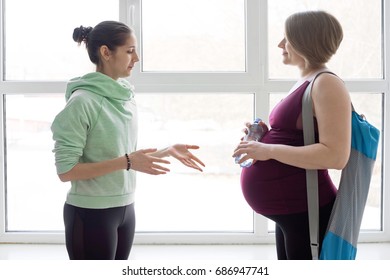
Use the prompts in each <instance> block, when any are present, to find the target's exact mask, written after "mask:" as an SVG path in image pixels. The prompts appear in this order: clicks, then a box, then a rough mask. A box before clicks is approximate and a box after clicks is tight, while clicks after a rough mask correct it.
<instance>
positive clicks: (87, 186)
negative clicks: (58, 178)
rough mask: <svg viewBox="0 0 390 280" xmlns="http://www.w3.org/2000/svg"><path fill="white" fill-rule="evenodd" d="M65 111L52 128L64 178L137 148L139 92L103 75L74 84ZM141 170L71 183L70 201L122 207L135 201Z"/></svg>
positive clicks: (126, 84)
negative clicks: (84, 166)
mask: <svg viewBox="0 0 390 280" xmlns="http://www.w3.org/2000/svg"><path fill="white" fill-rule="evenodd" d="M65 99H66V101H67V103H66V106H65V108H64V109H63V110H62V111H61V112H60V113H59V114H58V115H57V116H56V117H55V119H54V121H53V124H52V126H51V130H52V133H53V140H54V141H55V147H54V150H53V152H54V153H55V162H56V168H57V173H58V174H63V173H66V172H68V171H70V170H71V169H72V168H73V167H74V166H75V165H76V164H77V163H90V162H99V161H103V160H109V159H114V158H117V157H120V156H124V155H125V153H131V152H134V151H135V150H136V146H137V130H138V127H137V109H136V103H135V100H134V94H133V88H132V86H131V85H130V83H129V82H128V81H127V80H124V79H119V80H118V81H115V80H113V79H112V78H110V77H108V76H106V75H104V74H102V73H99V72H94V73H89V74H87V75H85V76H83V77H79V78H75V79H72V80H71V81H69V83H68V86H67V89H66V95H65ZM134 190H135V171H133V170H130V171H127V170H120V171H116V172H113V173H110V174H107V175H104V176H100V177H96V178H93V179H89V180H76V181H72V182H71V189H70V190H69V192H68V195H67V199H66V202H67V203H68V204H71V205H74V206H78V207H83V208H95V209H103V208H111V207H120V206H125V205H128V204H131V203H133V202H134Z"/></svg>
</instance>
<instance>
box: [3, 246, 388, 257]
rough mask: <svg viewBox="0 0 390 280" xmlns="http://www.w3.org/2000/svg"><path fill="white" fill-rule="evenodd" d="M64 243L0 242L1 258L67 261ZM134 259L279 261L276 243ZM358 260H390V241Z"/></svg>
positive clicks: (151, 251)
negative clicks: (277, 259)
mask: <svg viewBox="0 0 390 280" xmlns="http://www.w3.org/2000/svg"><path fill="white" fill-rule="evenodd" d="M67 258H68V256H67V252H66V249H65V246H64V245H47V244H0V260H67ZM130 259H132V260H159V259H160V260H276V253H275V245H134V246H133V250H132V252H131V254H130ZM356 259H357V260H390V243H362V244H359V245H358V253H357V258H356Z"/></svg>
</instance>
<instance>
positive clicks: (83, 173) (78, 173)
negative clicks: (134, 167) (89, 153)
mask: <svg viewBox="0 0 390 280" xmlns="http://www.w3.org/2000/svg"><path fill="white" fill-rule="evenodd" d="M126 168H127V159H126V157H125V156H122V157H118V158H115V159H111V160H105V161H100V162H93V163H78V164H76V165H75V166H74V167H73V168H72V169H71V170H69V171H68V172H66V173H63V174H58V177H59V178H60V180H61V181H62V182H68V181H76V180H88V179H93V178H96V177H100V176H103V175H106V174H109V173H112V172H115V171H118V170H122V169H126Z"/></svg>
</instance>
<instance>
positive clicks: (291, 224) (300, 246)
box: [266, 202, 333, 260]
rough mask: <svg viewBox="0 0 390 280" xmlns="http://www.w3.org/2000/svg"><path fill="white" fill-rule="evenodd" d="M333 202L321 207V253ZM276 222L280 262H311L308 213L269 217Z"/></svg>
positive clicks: (277, 249)
mask: <svg viewBox="0 0 390 280" xmlns="http://www.w3.org/2000/svg"><path fill="white" fill-rule="evenodd" d="M332 207H333V202H332V203H330V204H328V205H325V206H323V207H320V213H319V216H320V217H319V218H320V222H319V252H321V245H322V240H323V239H324V235H325V232H326V229H327V226H328V221H329V218H330V214H331V212H332ZM266 217H267V218H269V219H271V220H273V221H274V222H275V237H276V251H277V256H278V259H279V260H311V259H312V255H311V248H310V233H309V219H308V214H307V212H304V213H298V214H291V215H268V216H266Z"/></svg>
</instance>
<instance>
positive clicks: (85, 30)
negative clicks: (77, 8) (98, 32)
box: [73, 25, 92, 44]
mask: <svg viewBox="0 0 390 280" xmlns="http://www.w3.org/2000/svg"><path fill="white" fill-rule="evenodd" d="M91 31H92V27H84V26H82V25H80V27H76V28H75V29H74V30H73V40H74V41H75V42H77V43H79V44H81V43H82V42H85V43H87V40H88V35H89V33H90V32H91Z"/></svg>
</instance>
